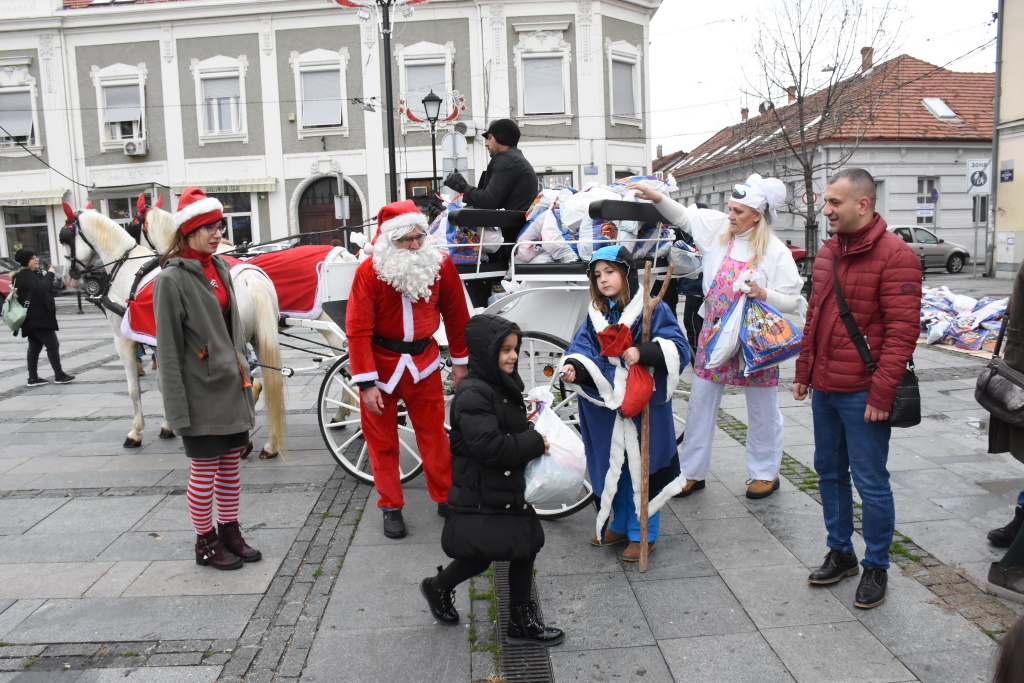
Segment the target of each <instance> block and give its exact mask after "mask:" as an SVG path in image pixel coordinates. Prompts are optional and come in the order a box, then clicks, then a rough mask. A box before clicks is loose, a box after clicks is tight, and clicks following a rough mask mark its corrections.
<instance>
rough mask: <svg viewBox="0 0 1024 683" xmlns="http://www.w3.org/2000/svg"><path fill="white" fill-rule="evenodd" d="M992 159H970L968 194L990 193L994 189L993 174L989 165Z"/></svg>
mask: <svg viewBox="0 0 1024 683" xmlns="http://www.w3.org/2000/svg"><path fill="white" fill-rule="evenodd" d="M991 163H992V160H991V159H968V161H967V194H969V195H974V194H989V193H990V192H991V191H992V175H991V174H990V173H989V170H988V167H989V164H991Z"/></svg>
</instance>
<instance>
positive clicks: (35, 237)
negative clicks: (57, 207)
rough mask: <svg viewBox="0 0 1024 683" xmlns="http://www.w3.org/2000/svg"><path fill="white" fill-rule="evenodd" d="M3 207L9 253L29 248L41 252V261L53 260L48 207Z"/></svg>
mask: <svg viewBox="0 0 1024 683" xmlns="http://www.w3.org/2000/svg"><path fill="white" fill-rule="evenodd" d="M5 127H6V126H5ZM3 209H4V214H3V215H4V235H5V237H6V238H7V253H8V254H11V255H13V254H14V253H15V252H16V251H18V250H19V249H28V250H30V251H34V252H36V253H37V254H39V259H40V260H41V261H47V262H51V259H50V240H49V238H48V237H47V231H48V230H49V226H48V224H47V222H46V207H45V206H5V207H3Z"/></svg>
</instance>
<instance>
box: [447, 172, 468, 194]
mask: <svg viewBox="0 0 1024 683" xmlns="http://www.w3.org/2000/svg"><path fill="white" fill-rule="evenodd" d="M444 184H445V186H447V187H450V188H452V189H453V190H455V191H456V192H458V193H460V194H461V193H463V192H465V191H466V188H467V187H468V186H469V183H467V182H466V179H465V178H463V177H462V174H461V173H459V172H458V171H456V172H455V173H452V174H450V175H449V176H448V177H447V178H445V179H444Z"/></svg>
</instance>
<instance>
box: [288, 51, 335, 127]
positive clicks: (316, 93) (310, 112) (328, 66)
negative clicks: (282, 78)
mask: <svg viewBox="0 0 1024 683" xmlns="http://www.w3.org/2000/svg"><path fill="white" fill-rule="evenodd" d="M348 60H349V54H348V48H345V47H343V48H341V49H340V50H333V51H332V50H323V49H317V50H311V51H309V52H303V53H301V54H300V53H298V52H292V53H291V57H290V59H289V62H290V63H291V65H292V71H293V73H294V74H295V92H296V98H295V99H296V100H297V104H298V109H299V111H298V123H299V131H298V133H299V139H300V140H301V139H303V138H305V137H312V136H317V137H319V136H323V135H345V136H347V135H348V130H349V129H348V114H347V109H346V105H347V103H348V86H347V83H346V80H345V72H346V69H347V68H348Z"/></svg>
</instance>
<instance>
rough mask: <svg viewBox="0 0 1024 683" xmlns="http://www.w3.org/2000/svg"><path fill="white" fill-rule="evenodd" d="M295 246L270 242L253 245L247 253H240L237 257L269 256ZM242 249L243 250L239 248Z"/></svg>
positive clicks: (293, 243)
mask: <svg viewBox="0 0 1024 683" xmlns="http://www.w3.org/2000/svg"><path fill="white" fill-rule="evenodd" d="M294 246H295V242H270V243H268V244H253V245H251V246H247V247H246V248H245V251H244V252H243V251H238V252H236V253H235V256H237V257H239V258H252V257H253V256H259V255H260V254H269V253H270V252H272V251H284V250H285V249H291V248H292V247H294ZM239 249H241V248H239Z"/></svg>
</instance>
